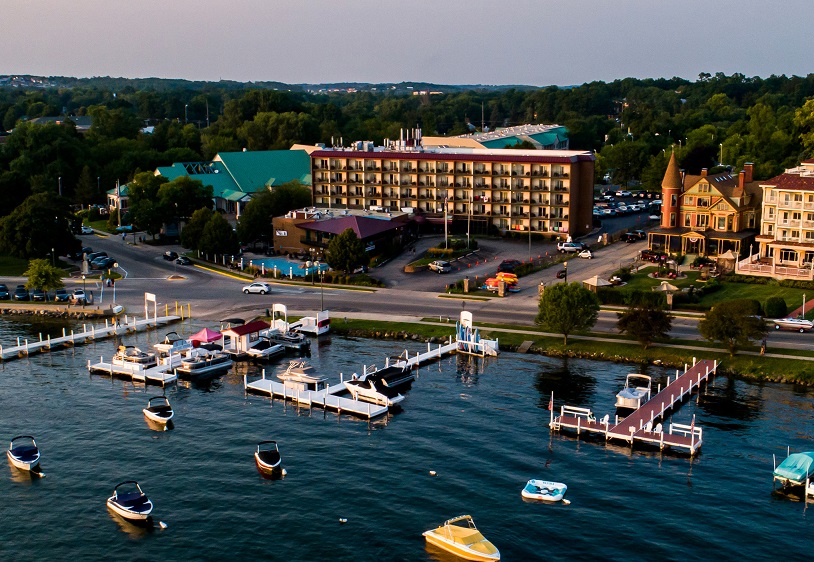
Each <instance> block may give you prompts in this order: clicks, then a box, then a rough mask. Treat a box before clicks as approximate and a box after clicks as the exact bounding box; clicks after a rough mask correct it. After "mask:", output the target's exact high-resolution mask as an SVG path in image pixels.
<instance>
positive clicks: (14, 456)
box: [6, 435, 40, 471]
mask: <svg viewBox="0 0 814 562" xmlns="http://www.w3.org/2000/svg"><path fill="white" fill-rule="evenodd" d="M6 455H8V460H9V461H11V464H12V465H14V466H15V467H16V468H19V469H20V470H29V471H30V470H33V469H35V468H36V467H37V466H38V465H39V464H40V450H39V448H37V442H36V441H34V438H33V437H31V436H30V435H18V436H17V437H15V438H14V439H12V440H11V443H10V444H9V446H8V450H7V451H6Z"/></svg>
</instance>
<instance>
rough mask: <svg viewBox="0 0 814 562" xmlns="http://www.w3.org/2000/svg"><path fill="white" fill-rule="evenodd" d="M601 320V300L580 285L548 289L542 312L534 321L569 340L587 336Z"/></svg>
mask: <svg viewBox="0 0 814 562" xmlns="http://www.w3.org/2000/svg"><path fill="white" fill-rule="evenodd" d="M598 318H599V299H598V298H597V296H596V294H595V293H593V292H591V291H589V290H588V289H586V288H585V287H583V286H582V285H580V284H579V283H556V284H554V285H552V286H551V287H546V289H545V291H543V296H542V297H540V304H539V311H538V313H537V317H536V318H535V319H534V321H535V322H536V323H537V324H540V325H541V326H543V327H544V328H546V329H548V330H551V331H553V332H557V333H559V334H562V335H563V345H568V336H569V335H571V334H573V333H575V332H584V331H586V330H589V329H591V328H592V327H593V325H594V324H596V321H597V319H598Z"/></svg>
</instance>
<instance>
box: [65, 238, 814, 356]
mask: <svg viewBox="0 0 814 562" xmlns="http://www.w3.org/2000/svg"><path fill="white" fill-rule="evenodd" d="M83 238H84V239H85V240H84V242H85V244H87V245H90V246H92V247H93V249H94V250H97V251H99V250H104V251H106V252H107V253H108V254H109V255H111V256H113V257H115V258H116V259H117V260H118V263H119V265H120V271H121V272H122V274H123V275H126V277H125V278H124V279H122V280H120V281H119V282H118V283H116V302H117V304H123V305H125V306H126V307H127V309H128V310H129V311H132V312H135V311H143V307H144V292H145V291H146V292H151V293H154V294H156V296H157V297H158V302H159V307H161V308H163V307H164V306H165V305H167V306H169V309H170V311H171V312H173V311H174V310H175V303H176V302H178V303H180V304H186V303H189V304H190V305H191V307H192V313H193V316H195V317H197V318H202V319H206V320H211V321H213V322H217V321H219V320H222V319H224V318H233V317H236V316H238V317H244V318H249V317H252V316H255V315H259V314H263V313H265V311H266V309H268V308H271V305H272V304H273V303H275V302H282V303H284V304H286V305H287V306H288V307H289V310H290V311H292V313H296V314H313V313H315V312H316V311H318V310H320V309H321V308H322V303H323V302H324V306H325V308H326V309H328V310H330V311H331V314H332V316H333V317H334V318H341V317H342V316H343V315H346V314H352V313H369V314H376V315H380V316H381V317H382V318H392V317H394V316H409V317H428V316H443V317H450V318H456V317H457V315H458V314H459V312H460V311H461V310H462V309H464V308H465V309H466V310H469V311H471V312H472V313H473V314H474V316H475V319H476V320H477V321H480V322H487V321H493V322H499V323H506V324H516V325H519V326H532V325H533V324H534V317H535V315H536V313H537V303H538V287H539V285H540V284H541V283H543V284H545V285H546V286H548V285H550V284H552V283H557V282H562V281H561V280H558V279H556V277H555V274H556V272H557V271H558V270H559V269H560V267H559V266H554V267H551V268H549V269H546V270H543V271H540V272H537V273H535V274H532V275H529V276H526V277H523V279H522V282H521V286H522V287H523V290H522V291H521V292H519V293H516V294H512V295H511V296H509V297H507V298H503V299H501V298H497V297H494V298H487V299H485V300H475V299H464V298H460V297H454V296H451V297H449V298H445V296H444V293H445V287H446V285H447V284H451V283H454V282H455V281H456V280H458V279H462V278H463V277H465V276H469V277H470V279H472V280H473V281H474V279H475V278H476V277H477V278H478V280H479V281H480V280H482V279H485V278H486V277H487V276H492V275H494V272H495V269H496V266H497V264H498V263H499V262H500V260H502V259H507V258H517V259H527V254H528V246H527V245H526V244H524V243H522V242H516V241H505V240H484V241H482V242H481V250H480V251H479V252H478V253H477V254H475V255H472V256H470V257H469V258H467V259H464V260H461V261H460V262H456V270H455V271H453V272H452V273H450V274H444V275H439V274H436V273H432V272H428V271H427V272H419V273H413V274H406V273H403V266H404V265H405V264H406V263H407V262H409V261H411V260H412V259H413V256H412V253H411V252H408V253H407V254H406V255H403V256H400V257H399V258H397V259H395V260H393V261H392V262H391V263H389V264H387V265H385V266H383V267H382V268H380V269H376V270H375V272H374V275H375V276H376V277H380V278H382V279H384V280H385V281H386V282H387V285H388V287H386V288H379V289H374V290H347V289H337V288H334V287H320V285H319V283H316V284H314V285H287V284H282V283H275V284H273V290H272V293H271V294H268V295H255V294H252V295H244V294H243V293H242V292H241V291H240V288H241V286H242V285H245V284H246V281H243V280H240V279H234V278H231V277H228V276H224V275H220V274H216V273H211V272H209V271H206V270H203V269H200V268H197V267H192V266H180V265H176V264H175V263H174V262H169V261H166V260H164V259H163V257H162V255H163V252H164V251H165V250H167V249H174V250H176V251H179V252H180V251H182V250H183V249H182V248H180V247H174V246H150V245H148V244H136V245H133V244H132V242H131V240H132V237H128V240H129V241H130V242H128V243H125V242H123V241H122V240H121V238H119V237H115V236H108V237H101V236H84V237H83ZM437 242H438V238H422V239H420V240H419V241H418V248H417V253H418V254H420V253H421V251H423V248H425V247H429V246H431V245H434V244H436V243H437ZM643 244H644V243H643V242H640V243H634V244H622V243H617V244H613V245H610V246H608V247H605V248H601V249H599V250H598V251H596V252H595V254H594V255H595V257H594V259H590V260H587V259H580V258H576V257H575V258H573V259H570V260H568V278H569V280H571V281H574V280H583V279H587V278H589V277H592V276H594V275H599V276H600V277H601V278H607V277H609V276H610V274H611V273H613V272H614V271H615V270H616V269H618V268H619V267H620V265H624V264H629V263H631V262H632V260H633V258H634V257H635V256H636V254H637V252H638V251H639V250H640V249H641V248H643V247H644V245H643ZM545 252H549V253H553V252H556V246H555V244H553V243H545V244H543V243H535V244H533V245H532V253H533V254H532V255H535V256H536V255H542V254H544V253H545ZM174 277H176V278H177V279H173V278H174ZM72 282H73V283H74V285H73V286H74V287H76V286H81V283H82V281H81V280H77V279H74V280H73V281H72ZM69 287H70V284H69ZM87 289H88V290H93V291H94V295H95V297H96V300H97V302H98V301H99V299H100V298H101V299H102V301H103V304H108V303H111V302H112V297H113V295H112V291H111V289H110V288H106V289H105V290H104V294H102V287H101V286H100V285H99V284H98V283H97V282H93V283H90V282H88V284H87ZM616 320H617V318H616V312H615V311H612V310H603V311H601V312H600V315H599V321H598V322H597V324H596V326H595V328H594V331H596V332H599V333H618V331H617V330H616V327H615V324H616ZM670 335H671V336H672V337H675V338H679V339H688V340H692V339H696V340H698V339H701V338H700V335H699V334H698V331H697V319H696V318H685V317H677V318H676V319H675V320H674V321H673V329H672V331H671V333H670ZM801 337H802V338H806V344H808V340H809V339H811V338H812V337H814V336H811V335H808V334H806V335H802V336H801V335H800V334H797V333H793V332H779V333H778V332H773V333H771V334H770V342H769V344H770V345H777V346H780V347H799V345H800V338H801Z"/></svg>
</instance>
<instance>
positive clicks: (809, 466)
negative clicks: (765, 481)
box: [773, 451, 814, 488]
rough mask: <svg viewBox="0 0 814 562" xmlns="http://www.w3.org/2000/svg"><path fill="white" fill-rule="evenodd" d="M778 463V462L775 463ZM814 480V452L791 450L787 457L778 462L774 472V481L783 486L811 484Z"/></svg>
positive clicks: (806, 485) (807, 485)
mask: <svg viewBox="0 0 814 562" xmlns="http://www.w3.org/2000/svg"><path fill="white" fill-rule="evenodd" d="M775 464H776V463H775ZM812 480H814V452H812V451H804V452H801V453H792V452H789V454H788V456H787V457H786V459H785V460H784V461H783V462H781V463H780V464H779V465H777V464H776V466H775V467H774V472H773V481H777V482H780V484H781V485H782V486H783V487H789V486H805V487H806V488H808V487H810V486H811V481H812Z"/></svg>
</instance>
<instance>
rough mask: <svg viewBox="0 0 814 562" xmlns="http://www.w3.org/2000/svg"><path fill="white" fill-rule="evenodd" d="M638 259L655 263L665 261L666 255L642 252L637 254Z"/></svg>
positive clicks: (651, 251)
mask: <svg viewBox="0 0 814 562" xmlns="http://www.w3.org/2000/svg"><path fill="white" fill-rule="evenodd" d="M639 258H641V260H642V261H649V262H653V263H657V262H659V261H667V254H665V253H664V252H656V251H654V250H642V251H641V253H640V254H639Z"/></svg>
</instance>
